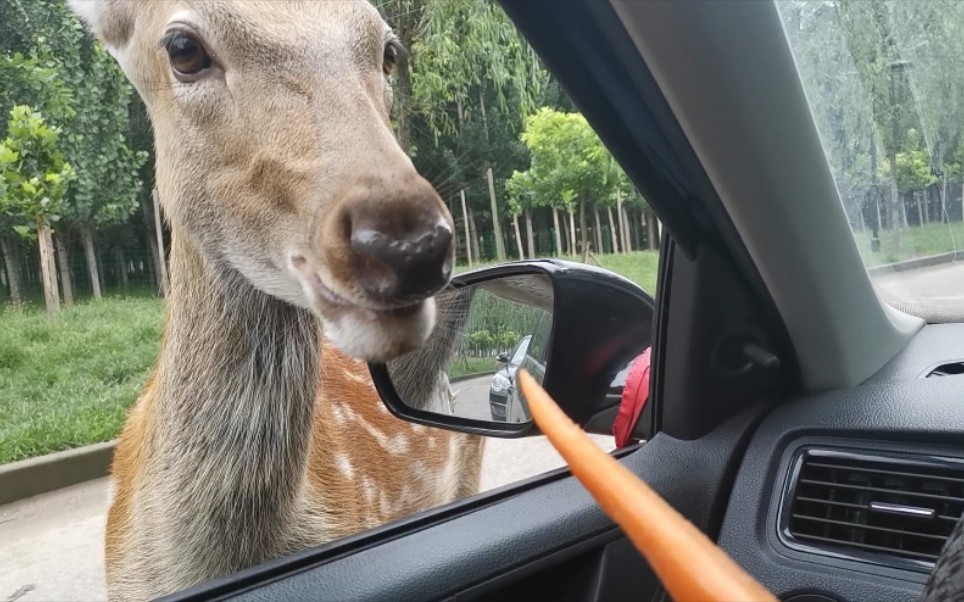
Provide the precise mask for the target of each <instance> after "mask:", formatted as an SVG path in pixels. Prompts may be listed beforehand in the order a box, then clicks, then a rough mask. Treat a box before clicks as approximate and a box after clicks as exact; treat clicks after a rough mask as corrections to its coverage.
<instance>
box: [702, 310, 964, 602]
mask: <svg viewBox="0 0 964 602" xmlns="http://www.w3.org/2000/svg"><path fill="white" fill-rule="evenodd" d="M962 358H964V325H959V324H946V325H929V326H925V327H924V328H923V329H922V330H921V331H920V332H919V333H918V335H917V336H916V337H914V339H913V340H912V341H911V343H910V344H909V345H908V346H907V347H906V348H905V349H904V350H903V352H902V353H901V354H899V355H898V356H897V357H895V358H894V359H893V360H892V361H891V362H890V363H888V364H887V365H886V366H885V367H884V368H883V369H881V370H880V371H879V372H878V373H877V374H876V375H875V376H874V377H873V378H871V379H870V380H868V381H867V382H866V383H865V384H863V385H861V386H859V387H854V388H852V389H844V390H836V391H831V392H826V393H822V394H816V395H808V396H803V397H799V398H796V399H793V400H790V401H787V402H784V403H781V404H779V405H777V406H775V407H774V409H773V410H772V411H770V412H769V413H768V414H766V415H765V416H764V417H763V418H762V419H761V421H760V423H759V425H758V426H757V428H756V429H755V431H754V433H753V435H752V438H751V439H750V442H749V444H748V447H747V449H746V452H745V454H744V455H743V462H742V464H741V466H740V467H739V470H738V472H737V475H736V478H735V481H734V485H733V490H732V494H731V497H730V500H729V503H728V505H727V509H726V512H725V515H724V518H723V524H722V528H721V531H720V537H719V544H720V545H721V547H723V549H724V550H726V551H727V553H728V554H730V555H731V556H732V557H733V558H734V559H735V560H736V561H737V562H739V563H740V564H741V565H742V566H743V567H745V568H746V569H747V570H748V571H749V572H750V573H751V574H753V575H754V576H755V577H756V578H757V579H759V580H760V581H761V582H762V583H763V584H764V585H765V586H766V587H768V588H769V589H770V590H771V591H773V592H774V593H775V594H776V595H778V596H779V597H780V599H781V600H792V601H793V602H829V601H840V602H844V601H846V602H863V601H866V602H877V601H880V600H889V601H894V602H898V601H907V602H910V601H916V600H919V599H920V596H921V594H922V592H923V588H924V584H925V583H926V580H927V577H928V574H929V572H930V570H931V568H932V566H933V559H934V558H936V556H937V555H938V554H939V553H940V549H941V547H942V545H943V541H944V540H945V539H946V537H947V536H948V535H949V534H950V532H951V530H952V529H953V527H954V525H955V523H956V521H957V519H959V518H960V516H961V514H962V513H964V445H962V442H964V437H962V435H964V376H962V375H960V374H959V372H958V369H959V368H960V366H961V365H960V364H959V362H960V361H961V360H962ZM961 371H964V369H961Z"/></svg>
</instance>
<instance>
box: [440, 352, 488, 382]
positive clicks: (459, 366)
mask: <svg viewBox="0 0 964 602" xmlns="http://www.w3.org/2000/svg"><path fill="white" fill-rule="evenodd" d="M487 372H490V373H493V374H494V373H495V358H494V357H468V356H463V357H461V358H459V359H458V360H457V361H456V362H455V363H454V364H452V365H451V366H450V367H449V377H450V378H458V377H460V376H466V375H468V374H483V373H487Z"/></svg>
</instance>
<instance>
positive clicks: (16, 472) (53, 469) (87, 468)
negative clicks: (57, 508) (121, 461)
mask: <svg viewBox="0 0 964 602" xmlns="http://www.w3.org/2000/svg"><path fill="white" fill-rule="evenodd" d="M114 445H115V441H108V442H106V443H96V444H94V445H88V446H85V447H78V448H76V449H68V450H65V451H61V452H56V453H53V454H47V455H46V456H38V457H36V458H28V459H26V460H20V461H19V462H12V463H10V464H3V465H0V505H3V504H9V503H11V502H16V501H19V500H22V499H24V498H28V497H33V496H35V495H39V494H41V493H48V492H50V491H56V490H57V489H63V488H64V487H69V486H70V485H76V484H77V483H83V482H84V481H90V480H92V479H99V478H101V477H105V476H107V474H108V471H109V470H110V461H111V458H113V457H114Z"/></svg>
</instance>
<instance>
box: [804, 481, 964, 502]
mask: <svg viewBox="0 0 964 602" xmlns="http://www.w3.org/2000/svg"><path fill="white" fill-rule="evenodd" d="M800 482H801V483H803V484H805V485H820V486H823V487H832V488H835V489H851V490H853V491H873V492H874V493H886V494H888V495H909V496H914V497H922V498H925V499H929V500H942V501H945V502H957V503H961V504H964V498H961V497H954V496H950V495H938V494H936V493H921V492H918V491H907V490H906V489H890V488H885V487H870V486H867V485H852V484H850V483H835V482H833V481H819V480H816V479H800Z"/></svg>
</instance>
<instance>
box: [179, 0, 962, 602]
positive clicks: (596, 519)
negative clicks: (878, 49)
mask: <svg viewBox="0 0 964 602" xmlns="http://www.w3.org/2000/svg"><path fill="white" fill-rule="evenodd" d="M502 5H503V7H504V8H505V10H506V12H507V14H508V15H509V16H510V18H511V19H512V20H513V21H514V22H515V23H516V24H517V26H518V27H519V28H520V30H521V31H522V32H523V34H524V35H525V36H526V38H527V39H528V40H529V41H530V43H531V44H532V46H533V48H534V49H535V50H536V51H537V52H538V54H539V55H540V57H541V58H542V59H543V61H544V62H545V64H546V66H547V68H549V70H550V71H552V72H553V74H554V75H555V76H556V77H557V78H558V80H559V81H560V82H561V83H562V84H563V86H564V87H565V88H566V90H567V92H568V93H569V95H570V96H571V97H572V99H573V101H574V102H575V104H576V105H577V106H578V108H579V110H580V111H582V112H583V114H585V116H586V117H587V119H588V120H589V121H590V123H591V124H592V125H593V127H594V128H595V129H596V131H597V132H598V133H599V135H600V137H601V138H602V140H603V141H604V143H605V144H606V145H607V147H609V149H610V150H611V151H612V153H613V155H614V156H615V157H616V159H617V160H618V161H619V162H620V163H621V165H622V166H623V167H624V169H625V171H626V173H627V174H628V175H629V176H630V178H631V179H632V180H633V181H634V183H635V184H636V186H637V187H638V188H639V189H640V191H641V192H642V193H643V195H644V196H645V197H646V199H647V200H648V201H649V202H650V204H651V205H652V207H653V208H654V209H655V210H656V211H657V213H658V214H659V216H660V219H661V221H662V223H663V224H664V227H665V228H666V230H667V231H668V232H669V233H670V237H666V238H665V239H664V244H663V247H662V253H661V268H660V285H659V290H658V292H657V315H656V326H655V338H654V342H653V349H654V359H653V362H654V363H653V379H652V399H653V403H650V404H648V405H647V408H646V412H644V416H643V419H642V420H641V421H640V426H639V427H638V432H637V433H636V434H637V435H638V436H639V437H640V438H641V439H644V440H646V442H645V443H644V444H642V445H639V446H635V447H631V448H628V449H626V450H622V451H620V452H617V454H616V455H617V457H618V458H619V459H620V461H621V462H622V463H623V464H624V465H625V466H626V467H627V468H629V469H630V470H631V471H632V472H633V473H634V474H636V475H638V476H639V477H640V478H642V479H643V480H645V481H646V482H647V483H649V484H650V485H651V486H652V487H653V488H654V489H655V490H656V491H657V492H658V493H659V494H660V495H661V496H663V497H664V498H665V499H666V500H667V501H668V502H669V503H670V504H672V505H673V506H674V507H675V508H676V509H677V510H679V511H680V512H681V513H682V514H683V515H684V516H685V517H686V518H688V519H689V520H690V521H692V522H693V523H694V524H695V525H696V526H698V527H699V528H700V529H701V530H702V531H703V532H705V533H706V534H708V535H709V536H710V537H711V538H713V539H714V540H716V541H717V542H718V544H719V545H720V546H721V547H722V548H723V549H724V550H725V551H726V552H727V553H728V554H729V555H731V556H732V557H733V558H734V559H735V560H736V561H737V562H738V563H739V564H740V565H741V566H742V567H743V568H745V569H746V570H747V571H748V572H749V573H750V574H751V575H753V576H754V577H755V578H756V579H758V580H759V581H760V582H761V583H762V584H763V585H764V586H765V587H767V588H768V589H769V590H770V591H771V592H773V593H774V594H775V595H776V596H777V597H778V598H779V599H781V600H794V601H795V602H819V601H822V602H828V601H844V600H846V601H849V602H862V601H867V602H872V601H879V600H892V601H905V600H906V601H911V600H917V599H919V597H920V595H921V592H922V591H923V587H924V583H925V582H926V580H927V576H928V574H929V572H930V570H931V568H932V567H933V561H934V559H935V558H936V553H939V551H940V544H942V542H943V541H944V539H946V537H947V534H949V533H950V529H949V528H947V529H945V527H947V526H948V525H949V526H950V527H953V525H954V522H956V520H957V519H958V518H959V517H960V515H961V513H962V512H964V497H962V496H964V490H961V491H958V493H957V494H954V495H952V494H951V493H948V491H949V490H948V489H946V483H948V482H952V481H953V482H954V483H957V484H960V483H962V482H964V451H962V450H961V447H960V441H961V435H962V434H964V389H962V388H961V387H960V386H958V385H959V383H958V381H956V380H955V379H954V378H928V376H930V375H931V374H932V372H933V370H934V368H935V367H938V366H941V365H943V364H946V363H950V362H955V361H959V360H960V358H962V357H964V325H957V324H926V323H925V321H924V320H922V319H921V318H918V317H914V316H911V315H909V314H907V313H903V312H901V311H898V310H897V309H894V308H893V307H891V306H889V305H887V304H885V303H883V302H881V301H880V299H879V297H878V295H877V293H876V292H875V290H874V288H873V286H872V284H871V281H870V278H869V276H868V274H867V271H866V269H865V268H864V266H863V264H862V262H861V258H860V255H859V253H858V249H857V246H856V244H855V242H854V239H853V236H852V234H851V232H850V230H849V226H848V223H847V220H846V217H845V215H844V211H843V208H842V206H841V203H840V199H839V196H838V192H837V189H836V185H835V183H834V180H833V177H832V175H831V172H830V167H829V165H828V162H827V159H826V157H825V155H824V152H823V150H822V147H821V143H820V139H819V136H818V132H817V129H816V126H815V124H814V121H813V117H812V116H811V114H810V109H809V105H808V104H807V99H806V95H805V93H804V89H803V86H802V84H801V82H800V79H799V76H798V75H797V71H796V67H795V64H794V59H793V55H792V53H791V50H790V47H789V44H788V41H787V39H786V36H785V33H784V30H783V25H782V22H781V19H780V15H779V13H778V10H777V7H776V5H775V4H774V3H773V2H770V1H755V0H752V1H727V2H639V1H637V0H613V1H611V2H609V1H606V2H601V1H596V0H571V1H567V2H554V1H550V0H524V1H511V0H503V2H502ZM815 232H816V233H819V234H817V235H814V234H813V233H815ZM670 238H671V240H670ZM734 336H745V337H750V338H751V339H753V340H754V341H756V342H757V343H758V344H759V345H760V346H761V347H762V348H764V349H766V350H767V351H768V352H770V353H772V354H773V355H775V356H776V357H777V358H779V367H778V368H776V369H769V370H767V369H762V368H759V369H754V370H750V371H748V372H747V371H742V372H741V371H739V370H732V369H731V367H730V366H728V365H727V364H726V361H725V358H723V359H721V357H720V354H719V353H717V352H718V350H719V349H720V348H721V345H722V344H723V343H722V342H724V341H726V340H727V338H728V337H734ZM914 474H920V475H925V477H926V476H927V475H930V478H931V479H932V480H931V482H930V485H928V486H933V487H936V489H934V490H933V491H932V494H931V496H933V495H937V496H939V497H943V498H947V499H946V500H943V502H946V503H944V504H943V505H941V506H940V507H939V508H937V511H936V512H937V514H936V515H935V516H936V517H937V518H936V519H935V521H936V522H935V523H934V525H933V526H928V527H926V529H925V531H926V532H920V531H919V530H918V531H914V528H916V527H915V526H914V523H912V522H910V523H909V522H908V521H907V519H905V518H902V517H900V516H896V515H888V516H883V517H879V516H869V515H867V514H866V513H865V514H863V515H859V516H856V517H855V515H843V514H842V515H840V516H841V517H844V518H839V519H834V520H836V521H837V522H845V521H846V520H854V521H870V522H873V521H878V520H879V521H881V522H874V523H873V524H875V525H878V526H876V527H873V528H875V529H880V530H882V531H881V534H882V536H881V537H879V538H876V539H873V538H867V537H864V538H860V537H856V536H852V533H853V531H852V530H851V531H847V530H846V529H844V530H835V529H834V528H833V527H834V524H832V523H833V521H831V523H827V522H826V519H821V518H820V515H819V513H818V512H817V511H816V510H814V511H813V512H810V513H809V514H808V513H807V512H806V511H805V510H806V509H808V508H811V509H812V508H815V507H817V506H819V505H820V504H829V505H833V504H835V503H843V504H847V503H856V502H854V501H853V500H854V499H856V498H854V497H852V496H851V497H847V495H849V493H848V491H850V490H847V487H846V486H844V487H843V489H839V488H838V490H834V489H833V488H832V487H830V488H828V487H824V488H823V489H820V487H821V486H822V485H820V483H821V482H823V481H826V482H832V483H840V482H844V483H846V482H850V483H857V485H855V486H854V487H856V489H854V490H853V491H857V492H860V491H873V490H881V491H880V493H881V495H882V496H883V497H881V500H882V501H885V502H890V501H894V500H898V501H899V500H903V501H904V502H907V501H908V500H909V501H910V502H917V501H920V500H921V499H924V500H926V499H929V498H928V497H927V495H928V494H919V491H920V489H919V487H920V486H919V484H918V481H915V480H914V479H916V478H917V477H913V476H912V475H914ZM821 479H822V480H823V481H821ZM955 479H956V480H955ZM832 483H831V484H832ZM942 483H943V484H942ZM824 485H826V483H824ZM808 486H810V488H809V489H808V488H807V487H808ZM955 486H956V485H955ZM915 487H917V489H914V488H915ZM942 487H944V488H943V489H942ZM828 491H829V492H830V493H827V492H828ZM853 491H850V493H852V492H853ZM821 492H822V493H821ZM915 492H918V493H915ZM824 494H827V495H824ZM831 494H832V495H831ZM821 495H824V497H820V496H821ZM833 495H838V496H841V497H837V498H834V497H833ZM922 495H923V497H921V496H922ZM915 496H917V497H915ZM958 498H960V499H958ZM835 499H836V500H837V501H836V502H835ZM801 500H803V501H801ZM840 500H851V501H844V502H840ZM807 504H812V505H811V506H807ZM824 516H828V515H824ZM834 516H836V515H834ZM846 516H850V518H846ZM801 517H802V518H801ZM951 519H953V522H952V520H951ZM888 520H890V521H892V522H886V521H888ZM808 521H809V522H808ZM820 521H823V523H821V522H820ZM940 521H944V523H947V524H944V523H941V524H942V525H943V526H941V525H938V524H937V523H939V522H940ZM811 523H819V526H820V527H821V528H819V529H815V528H812V525H811ZM838 526H842V527H845V528H846V527H847V525H846V524H844V525H838ZM931 529H932V530H931ZM908 532H909V534H908ZM901 533H904V535H900V534H901ZM848 534H850V535H848ZM883 535H887V537H884V536H883ZM895 535H896V536H897V537H896V538H895V537H892V536H895ZM942 538H944V539H942ZM918 544H919V545H918ZM935 546H936V548H935ZM935 550H936V552H935ZM319 592H322V594H319ZM805 596H810V597H805ZM214 597H224V598H228V597H231V598H238V599H244V600H276V599H331V600H349V599H351V600H386V599H391V600H438V599H444V600H460V601H461V600H471V599H480V598H486V599H487V598H497V599H499V600H512V599H550V598H551V599H560V600H562V599H565V600H622V599H627V598H632V599H641V600H650V599H651V600H660V599H668V598H667V597H666V594H665V592H664V591H663V590H662V588H661V587H660V585H659V583H658V581H657V580H656V579H655V577H654V576H653V574H652V571H651V570H650V569H649V567H648V566H647V565H646V563H645V562H644V561H643V560H642V559H641V558H640V557H639V555H638V554H637V553H636V552H635V550H634V549H633V548H632V546H631V545H630V544H629V543H628V541H627V540H626V539H625V538H624V537H622V535H621V533H620V532H619V531H618V529H617V528H616V527H615V526H614V525H613V524H612V522H611V521H609V520H608V519H607V518H606V516H605V515H604V514H603V513H602V512H601V511H600V510H599V508H598V507H597V506H596V504H595V502H594V501H593V500H592V498H591V497H590V496H589V494H588V493H587V492H586V491H585V490H584V489H583V488H582V487H581V485H580V484H579V483H578V482H577V481H575V480H574V479H573V478H572V477H571V476H569V474H568V472H567V471H565V470H558V471H554V472H552V473H549V474H546V475H542V476H539V477H536V478H533V479H530V480H528V481H525V482H523V483H521V484H515V485H512V486H508V487H504V488H502V489H498V490H495V491H493V492H489V493H486V494H484V495H480V496H476V497H474V498H471V499H468V500H464V501H461V502H458V503H455V504H451V505H449V506H445V507H442V508H438V509H434V510H431V511H427V512H424V513H421V514H419V515H416V516H414V517H411V518H409V519H405V520H402V521H400V522H397V523H393V524H390V525H386V526H383V527H379V528H376V529H374V530H372V531H368V532H365V533H362V534H359V535H356V536H353V537H349V538H347V539H345V540H341V541H338V542H334V543H332V544H329V545H327V546H323V547H321V548H316V549H313V550H307V551H304V552H301V553H298V554H296V555H294V556H292V557H290V558H286V559H281V560H278V561H274V562H272V563H268V564H266V565H262V566H259V567H255V568H252V569H250V570H248V571H245V572H243V573H241V574H239V575H236V576H232V577H231V578H225V579H222V580H219V581H216V582H214V583H211V584H207V585H205V586H202V587H199V588H195V589H194V590H190V591H188V592H182V593H180V594H177V595H174V596H171V597H170V598H169V599H171V600H175V599H177V600H189V599H192V600H193V599H197V600H200V599H211V598H214Z"/></svg>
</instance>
